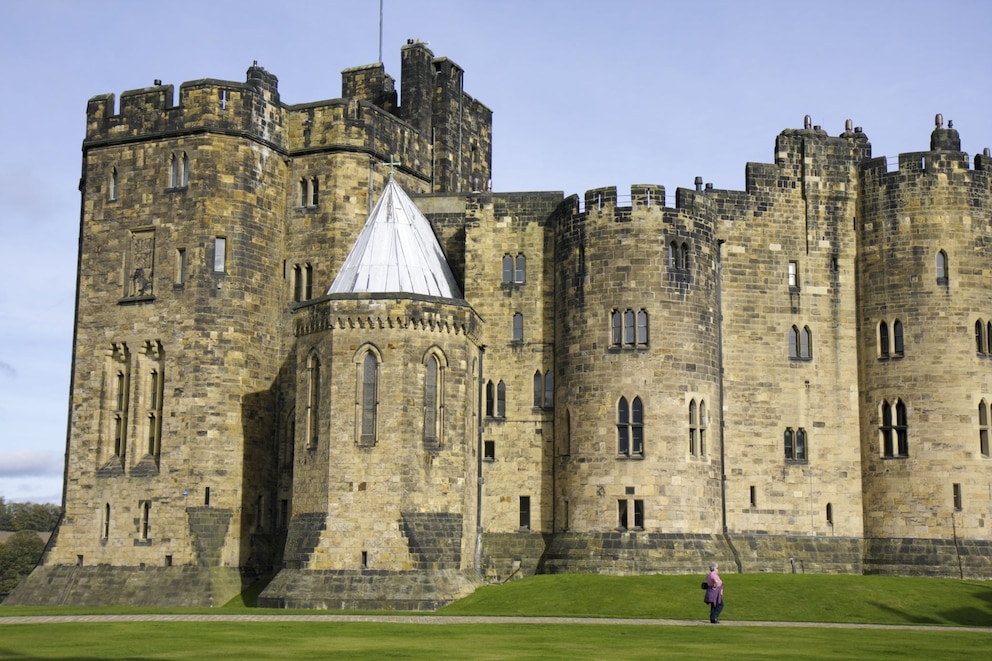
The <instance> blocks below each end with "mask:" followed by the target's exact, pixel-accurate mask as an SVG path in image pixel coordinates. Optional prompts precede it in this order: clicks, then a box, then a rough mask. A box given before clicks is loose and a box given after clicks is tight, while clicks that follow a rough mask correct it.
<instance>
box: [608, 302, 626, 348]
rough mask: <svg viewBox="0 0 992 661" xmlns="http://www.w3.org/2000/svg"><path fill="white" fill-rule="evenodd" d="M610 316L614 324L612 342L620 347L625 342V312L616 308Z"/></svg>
mask: <svg viewBox="0 0 992 661" xmlns="http://www.w3.org/2000/svg"><path fill="white" fill-rule="evenodd" d="M610 317H611V324H612V334H611V344H612V345H613V346H615V347H618V346H620V344H621V343H622V342H623V314H622V313H621V312H620V310H614V311H613V313H612V314H611V315H610Z"/></svg>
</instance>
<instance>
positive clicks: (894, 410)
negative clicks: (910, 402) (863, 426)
mask: <svg viewBox="0 0 992 661" xmlns="http://www.w3.org/2000/svg"><path fill="white" fill-rule="evenodd" d="M908 432H909V428H908V424H907V419H906V405H905V404H904V403H903V402H902V400H899V399H897V400H896V402H895V404H894V405H891V406H890V405H889V402H888V401H886V400H883V401H882V424H881V426H880V427H879V433H880V435H881V437H882V456H883V457H908V456H909V435H908Z"/></svg>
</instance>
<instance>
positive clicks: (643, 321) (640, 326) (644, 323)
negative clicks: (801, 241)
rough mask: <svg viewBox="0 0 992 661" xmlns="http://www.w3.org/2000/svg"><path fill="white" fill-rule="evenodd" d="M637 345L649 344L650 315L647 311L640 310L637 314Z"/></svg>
mask: <svg viewBox="0 0 992 661" xmlns="http://www.w3.org/2000/svg"><path fill="white" fill-rule="evenodd" d="M637 343H638V344H647V343H648V313H647V311H646V310H640V311H639V312H638V313H637Z"/></svg>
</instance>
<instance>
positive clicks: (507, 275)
mask: <svg viewBox="0 0 992 661" xmlns="http://www.w3.org/2000/svg"><path fill="white" fill-rule="evenodd" d="M511 282H513V258H512V257H510V256H509V255H503V284H504V285H508V284H510V283H511Z"/></svg>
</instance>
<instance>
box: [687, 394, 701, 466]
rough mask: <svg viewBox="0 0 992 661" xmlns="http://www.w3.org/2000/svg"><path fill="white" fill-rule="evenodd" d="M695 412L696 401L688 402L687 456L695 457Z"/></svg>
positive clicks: (696, 429) (697, 420) (696, 424)
mask: <svg viewBox="0 0 992 661" xmlns="http://www.w3.org/2000/svg"><path fill="white" fill-rule="evenodd" d="M697 416H698V413H697V411H696V400H694V399H693V400H690V401H689V454H691V455H693V456H695V454H696V450H697V444H698V434H699V418H698V417H697Z"/></svg>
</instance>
